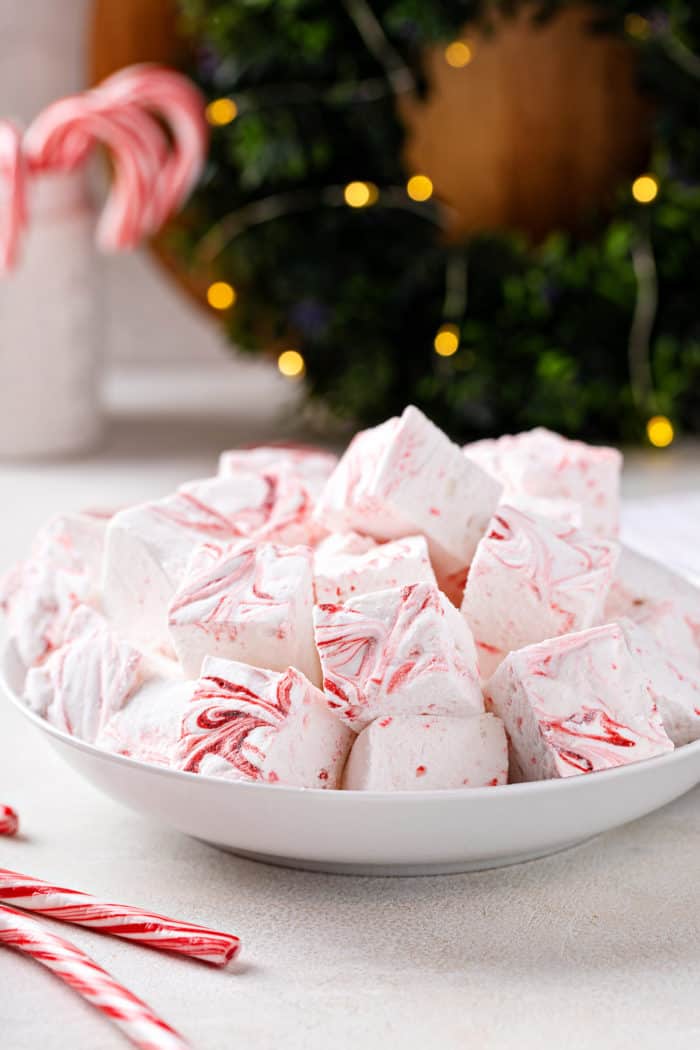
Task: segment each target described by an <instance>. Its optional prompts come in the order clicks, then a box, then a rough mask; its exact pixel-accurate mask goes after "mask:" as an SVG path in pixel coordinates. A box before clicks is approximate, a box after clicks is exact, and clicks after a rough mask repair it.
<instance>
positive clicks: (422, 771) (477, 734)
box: [343, 714, 508, 791]
mask: <svg viewBox="0 0 700 1050" xmlns="http://www.w3.org/2000/svg"><path fill="white" fill-rule="evenodd" d="M507 782H508V743H507V740H506V734H505V730H504V728H503V723H502V722H501V721H500V719H498V718H496V717H495V716H494V715H491V714H484V715H476V716H474V717H472V718H426V717H425V716H421V715H403V716H402V715H398V716H395V717H391V716H387V717H386V718H378V719H376V720H375V721H374V722H372V723H371V725H368V726H367V728H366V729H363V730H362V732H361V733H360V734H359V736H358V737H357V739H356V740H355V743H354V744H353V746H352V751H351V752H350V757H349V758H348V762H347V765H346V767H345V772H344V774H343V787H344V788H345V789H346V790H348V791H432V790H435V789H440V788H474V787H495V786H496V785H497V784H506V783H507Z"/></svg>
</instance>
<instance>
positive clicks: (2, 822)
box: [0, 804, 19, 835]
mask: <svg viewBox="0 0 700 1050" xmlns="http://www.w3.org/2000/svg"><path fill="white" fill-rule="evenodd" d="M18 830H19V817H18V816H17V814H16V813H15V811H14V809H13V808H12V806H3V805H1V804H0V835H16V834H17V832H18Z"/></svg>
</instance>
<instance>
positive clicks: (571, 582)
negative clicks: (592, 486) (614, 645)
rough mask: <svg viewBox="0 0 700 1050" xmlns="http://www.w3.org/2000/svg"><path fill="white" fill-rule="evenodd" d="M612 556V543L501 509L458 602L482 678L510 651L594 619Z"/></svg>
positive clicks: (612, 565) (589, 623) (597, 616)
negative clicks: (460, 605)
mask: <svg viewBox="0 0 700 1050" xmlns="http://www.w3.org/2000/svg"><path fill="white" fill-rule="evenodd" d="M617 554H618V549H617V544H616V543H615V542H614V541H613V540H604V539H598V538H596V537H595V536H593V535H590V534H587V533H584V532H580V531H579V530H577V529H572V528H570V527H568V526H566V525H562V524H557V523H556V522H554V521H546V520H544V519H542V518H534V517H532V516H530V515H528V514H524V513H523V512H522V511H519V510H516V509H515V508H514V507H508V506H506V505H503V506H501V507H499V509H498V511H497V513H496V514H495V515H494V517H493V518H492V519H491V522H490V524H489V527H488V530H487V532H486V535H485V536H484V538H483V539H482V540H481V541H480V543H479V546H478V547H477V550H476V554H475V556H474V561H473V562H472V565H471V568H470V570H469V577H468V580H467V586H466V590H465V592H464V600H463V602H462V613H463V614H464V616H465V618H466V620H467V623H468V624H469V627H470V628H471V631H472V633H473V635H474V641H475V642H476V647H477V656H478V660H479V668H480V670H481V674H482V676H483V677H485V678H486V677H490V676H491V675H492V674H493V672H494V671H495V670H496V668H497V667H498V665H499V663H500V662H501V660H502V659H503V658H504V656H506V654H507V653H509V652H510V651H511V650H513V649H522V648H523V646H525V645H530V644H532V643H533V642H539V641H543V640H544V639H545V638H553V637H555V636H557V635H560V634H569V633H570V632H572V631H580V630H584V629H585V628H587V627H592V626H594V625H595V624H597V623H600V620H601V617H602V615H603V604H604V602H605V599H606V597H607V594H608V591H609V589H610V585H611V582H612V578H613V573H614V570H615V564H616V561H617Z"/></svg>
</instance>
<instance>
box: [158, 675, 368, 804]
mask: <svg viewBox="0 0 700 1050" xmlns="http://www.w3.org/2000/svg"><path fill="white" fill-rule="evenodd" d="M353 739H354V734H353V733H352V732H351V730H349V729H347V728H346V727H345V726H344V725H343V724H342V723H341V722H340V721H339V720H338V719H337V718H335V717H334V716H333V715H332V714H331V713H330V711H329V710H328V708H327V707H326V705H325V703H324V697H323V694H322V693H321V692H320V690H318V689H316V688H315V686H313V685H312V684H311V682H309V681H308V679H306V678H305V677H304V675H303V674H302V673H301V672H300V671H297V670H296V669H295V668H293V667H290V668H288V669H287V670H286V671H284V672H282V673H281V674H276V673H275V672H273V671H267V670H262V669H261V668H256V667H251V666H250V664H242V663H236V662H235V661H232V660H220V659H216V658H207V659H206V660H205V661H204V664H203V666H202V675H201V677H200V679H199V681H198V683H197V689H196V692H195V695H194V699H193V700H192V703H191V704H190V706H189V708H188V710H187V711H186V713H185V717H184V720H183V723H182V727H181V731H180V741H179V743H178V746H177V749H176V766H177V768H178V769H182V770H185V771H186V772H190V773H203V774H205V775H208V776H221V777H226V778H228V779H232V780H252V781H256V780H257V781H264V782H266V783H268V784H276V783H280V784H289V785H294V786H296V787H306V788H311V787H317V788H336V787H339V786H340V777H341V774H342V771H343V766H344V765H345V760H346V758H347V755H348V751H349V750H350V745H351V744H352V741H353Z"/></svg>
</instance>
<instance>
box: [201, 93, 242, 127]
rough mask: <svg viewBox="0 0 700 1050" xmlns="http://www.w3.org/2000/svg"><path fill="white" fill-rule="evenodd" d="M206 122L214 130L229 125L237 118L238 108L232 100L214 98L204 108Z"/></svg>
mask: <svg viewBox="0 0 700 1050" xmlns="http://www.w3.org/2000/svg"><path fill="white" fill-rule="evenodd" d="M206 116H207V120H208V121H209V123H210V124H213V125H214V127H216V128H221V127H223V126H224V125H225V124H230V123H231V121H232V120H235V119H236V117H237V116H238V106H237V105H236V103H235V102H234V101H233V99H232V98H215V99H214V101H213V102H210V103H209V105H208V106H207V108H206Z"/></svg>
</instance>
